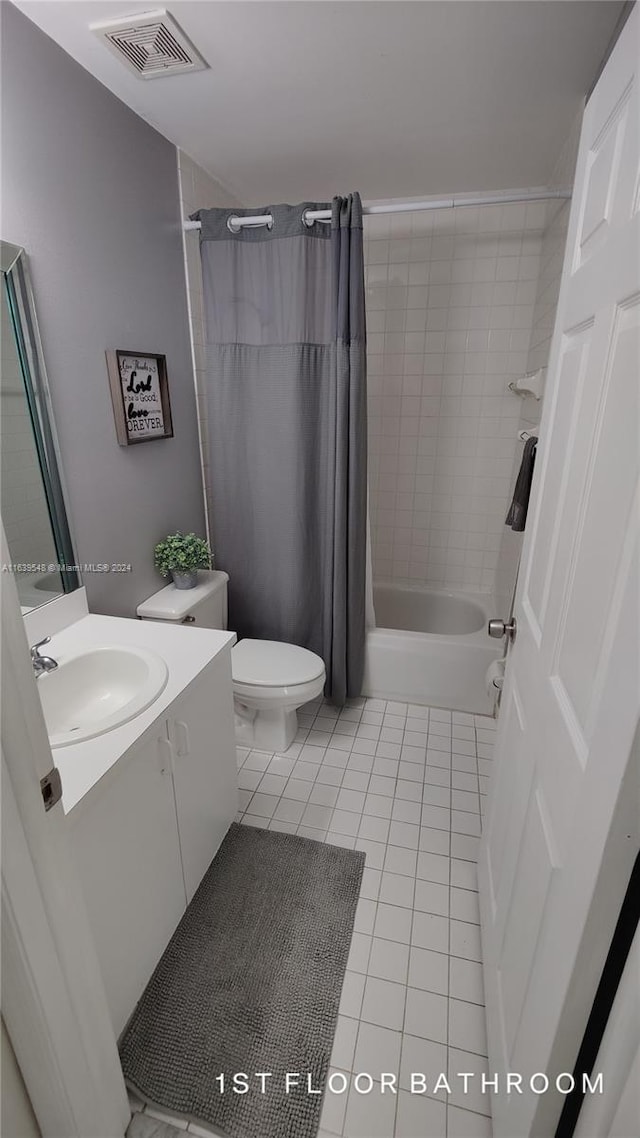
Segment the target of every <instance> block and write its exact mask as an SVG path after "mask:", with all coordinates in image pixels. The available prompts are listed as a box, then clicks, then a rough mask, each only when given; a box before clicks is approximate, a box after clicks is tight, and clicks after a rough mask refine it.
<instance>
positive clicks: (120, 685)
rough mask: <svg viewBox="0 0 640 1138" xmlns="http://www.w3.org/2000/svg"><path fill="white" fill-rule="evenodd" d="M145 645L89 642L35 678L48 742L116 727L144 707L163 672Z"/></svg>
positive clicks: (71, 739)
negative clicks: (97, 645)
mask: <svg viewBox="0 0 640 1138" xmlns="http://www.w3.org/2000/svg"><path fill="white" fill-rule="evenodd" d="M168 675H169V673H168V670H167V665H166V664H165V662H164V660H163V659H162V658H161V657H160V656H157V655H156V654H155V652H148V651H147V650H146V648H122V647H117V646H112V647H105V648H94V649H92V650H91V651H89V652H82V653H78V654H77V655H75V656H68V657H67V658H66V659H62V660H60V661H59V663H58V667H57V668H56V670H55V671H54V672H48V673H46V674H45V675H43V676H41V677H40V678H39V679H38V682H37V688H38V692H39V693H40V701H41V703H42V709H43V711H44V718H45V722H46V724H47V731H48V732H49V743H50V745H51V746H52V747H67V746H68V745H69V744H70V743H81V742H83V741H84V740H85V739H94V738H95V737H96V735H103V734H104V733H105V732H106V731H112V730H113V729H114V727H121V726H122V724H123V723H128V722H129V720H130V719H134V718H135V716H136V715H139V714H140V712H142V711H144V710H145V709H146V708H147V707H149V706H150V705H151V704H152V703H153V702H154V700H156V699H157V698H158V696H159V695H160V693H161V692H162V691H163V689H164V687H165V685H166V682H167V678H168Z"/></svg>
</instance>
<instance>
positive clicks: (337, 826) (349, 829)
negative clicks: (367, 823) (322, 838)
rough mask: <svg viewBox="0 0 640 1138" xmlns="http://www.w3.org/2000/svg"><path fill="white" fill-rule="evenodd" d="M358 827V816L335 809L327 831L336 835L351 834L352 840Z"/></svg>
mask: <svg viewBox="0 0 640 1138" xmlns="http://www.w3.org/2000/svg"><path fill="white" fill-rule="evenodd" d="M359 826H360V814H352V813H351V812H350V811H348V810H338V809H335V810H334V811H333V814H332V816H331V822H330V823H329V829H330V830H332V831H333V832H334V833H336V834H351V835H352V836H353V837H354V838H355V836H356V834H357V833H358V828H359Z"/></svg>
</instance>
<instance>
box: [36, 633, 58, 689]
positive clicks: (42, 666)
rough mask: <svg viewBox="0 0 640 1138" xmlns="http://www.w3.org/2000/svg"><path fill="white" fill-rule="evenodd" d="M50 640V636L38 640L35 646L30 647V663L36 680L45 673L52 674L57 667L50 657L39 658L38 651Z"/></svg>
mask: <svg viewBox="0 0 640 1138" xmlns="http://www.w3.org/2000/svg"><path fill="white" fill-rule="evenodd" d="M50 640H51V637H50V636H45V638H44V640H39V641H38V643H37V644H33V645H32V647H31V663H32V664H33V670H34V672H35V677H36V679H37V680H39V679H40V676H42V675H43V674H44V673H45V672H53V671H55V669H56V668H57V667H58V661H57V660H52V659H51V656H41V655H40V649H41V648H42V647H43V645H44V644H48V643H49V641H50Z"/></svg>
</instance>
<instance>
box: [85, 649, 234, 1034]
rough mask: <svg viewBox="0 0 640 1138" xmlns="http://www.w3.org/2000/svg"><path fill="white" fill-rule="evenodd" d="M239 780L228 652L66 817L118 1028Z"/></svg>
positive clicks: (220, 829) (215, 837)
mask: <svg viewBox="0 0 640 1138" xmlns="http://www.w3.org/2000/svg"><path fill="white" fill-rule="evenodd" d="M236 786H237V773H236V756H235V738H234V723H233V697H232V690H231V668H230V660H229V653H228V652H222V653H220V654H219V655H217V656H215V657H214V658H213V659H212V660H211V661H210V662H209V663H208V664H207V665H206V667H205V668H204V669H203V670H202V671H201V672H200V673H199V674H198V675H197V676H196V677H195V679H193V680H192V681H191V683H189V684H188V686H187V687H186V688H184V689H183V691H182V692H181V693H180V694H179V695H178V696H177V697H176V698H175V699H174V700H173V702H172V703H171V704H170V705H169V706H168V707H166V708H165V710H164V711H163V712H162V714H161V716H160V717H159V718H158V719H157V720H156V721H155V722H154V723H153V724H152V725H151V726H150V727H148V728H147V730H146V731H145V732H144V734H143V735H142V736H140V738H139V739H138V740H136V742H135V743H134V744H133V745H132V746H131V747H130V748H129V749H128V750H127V751H126V752H125V753H124V754H123V755H122V756H121V757H120V758H119V759H118V761H117V763H116V764H115V765H114V766H113V767H112V768H111V770H110V771H109V772H108V773H107V775H106V776H105V777H104V778H103V779H102V780H101V781H100V782H99V783H97V784H96V785H95V786H94V787H93V788H92V789H91V790H90V791H89V793H88V794H87V795H86V796H85V797H84V798H83V799H82V801H81V802H79V803H78V805H77V806H76V807H75V808H74V809H73V810H72V811H71V813H70V814H69V816H68V818H69V822H70V824H71V836H72V844H73V848H74V852H75V855H76V861H77V865H78V870H79V873H80V878H81V881H82V885H83V890H84V895H85V901H86V905H87V910H88V914H89V920H90V923H91V927H92V931H93V935H94V938H95V942H96V948H97V953H98V958H99V960H100V965H101V968H102V973H103V978H104V984H105V989H106V993H107V1000H108V1003H109V1009H110V1012H111V1017H112V1021H113V1026H114V1029H115V1031H116V1034H119V1033H120V1032H121V1031H122V1029H123V1028H124V1026H125V1024H126V1022H127V1020H128V1018H129V1016H130V1015H131V1012H132V1011H133V1009H134V1007H135V1005H136V1002H137V1000H138V999H139V998H140V996H141V994H142V992H143V990H144V988H145V986H146V984H147V982H148V981H149V978H150V976H151V974H152V972H153V969H154V968H155V966H156V964H157V963H158V960H159V959H160V957H161V955H162V953H163V951H164V949H165V948H166V946H167V944H168V942H169V940H170V938H171V935H172V933H173V932H174V930H175V928H176V926H177V924H178V922H179V920H180V918H181V916H182V914H183V913H184V910H185V908H186V906H187V903H188V902H189V901H190V900H191V898H192V896H193V894H194V892H195V890H196V888H197V886H198V885H199V883H200V881H201V879H202V877H203V875H204V873H205V872H206V870H207V868H208V866H209V864H210V862H211V860H212V858H213V857H214V856H215V854H216V852H217V850H218V848H219V846H220V844H221V842H222V840H223V838H224V836H225V834H226V832H227V830H228V828H229V826H230V824H231V822H232V821H233V819H234V817H235V814H236V810H237V801H236V800H237V790H236Z"/></svg>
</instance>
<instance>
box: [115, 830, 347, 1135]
mask: <svg viewBox="0 0 640 1138" xmlns="http://www.w3.org/2000/svg"><path fill="white" fill-rule="evenodd" d="M364 860H365V859H364V854H363V853H359V852H355V851H353V850H346V849H341V848H339V847H337V846H331V845H323V844H322V843H320V842H315V841H311V840H309V839H307V838H299V837H295V836H294V835H292V834H280V833H277V832H276V831H274V830H259V829H255V828H254V827H251V826H239V825H236V824H234V825H233V826H232V827H231V829H230V830H229V833H228V834H227V837H226V838H225V840H224V842H223V844H222V846H221V847H220V850H219V852H218V854H217V856H216V858H215V859H214V861H213V862H212V864H211V866H210V867H209V869H208V870H207V873H206V875H205V877H204V879H203V881H202V883H201V885H200V887H199V889H198V891H197V893H196V894H195V896H194V897H193V899H192V901H191V903H190V905H189V907H188V908H187V911H186V913H185V915H184V917H183V918H182V920H181V922H180V924H179V925H178V928H177V929H176V931H175V933H174V935H173V937H172V938H171V941H170V942H169V945H168V946H167V949H166V950H165V952H164V954H163V956H162V958H161V960H160V962H159V964H158V966H157V968H156V970H155V972H154V973H153V976H152V977H151V980H150V981H149V983H148V985H147V987H146V989H145V991H144V993H143V995H142V998H141V999H140V1001H139V1003H138V1005H137V1007H136V1009H135V1011H134V1012H133V1015H132V1017H131V1019H130V1020H129V1023H128V1024H127V1027H126V1028H125V1031H124V1033H123V1036H122V1039H121V1041H120V1057H121V1061H122V1068H123V1071H124V1076H125V1079H126V1080H127V1082H128V1083H129V1085H130V1086H131V1087H132V1088H133V1089H134V1090H135V1091H137V1092H138V1094H140V1095H141V1096H142V1097H143V1098H146V1099H147V1100H148V1101H152V1102H154V1103H156V1104H157V1105H159V1106H161V1107H164V1108H165V1109H167V1110H169V1111H174V1112H176V1114H179V1115H181V1116H182V1117H183V1118H185V1117H186V1118H190V1119H194V1120H200V1121H202V1122H204V1123H209V1124H211V1125H213V1126H214V1127H215V1128H216V1129H219V1130H221V1131H222V1132H223V1133H224V1134H226V1135H228V1136H229V1138H315V1135H316V1134H317V1131H318V1126H319V1122H320V1111H321V1106H322V1093H320V1094H313V1093H309V1090H311V1091H320V1092H322V1090H323V1088H324V1082H325V1079H326V1075H327V1070H328V1066H329V1058H330V1055H331V1048H332V1045H333V1036H334V1032H335V1027H336V1021H337V1016H338V1004H339V1001H340V990H341V987H342V981H343V979H344V972H345V969H346V964H347V956H348V954H349V946H350V941H351V933H352V930H353V921H354V917H355V910H356V905H357V902H358V895H359V891H360V881H361V878H362V871H363V868H364ZM241 1072H244V1073H246V1075H247V1077H248V1083H249V1087H250V1089H249V1092H248V1093H246V1094H238V1093H234V1090H233V1084H232V1080H233V1076H234V1075H237V1074H239V1073H241ZM258 1072H268V1075H267V1076H266V1077H265V1078H264V1087H265V1091H264V1093H262V1092H261V1082H260V1080H259V1079H258V1078H257V1077H256V1076H257V1073H258ZM287 1073H290V1074H294V1073H297V1076H298V1080H299V1085H298V1086H297V1087H296V1086H294V1085H293V1083H290V1088H289V1093H287V1091H286V1083H285V1075H286V1074H287ZM221 1075H222V1076H224V1093H222V1090H221V1082H222V1080H221V1079H220V1078H219V1076H221Z"/></svg>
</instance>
